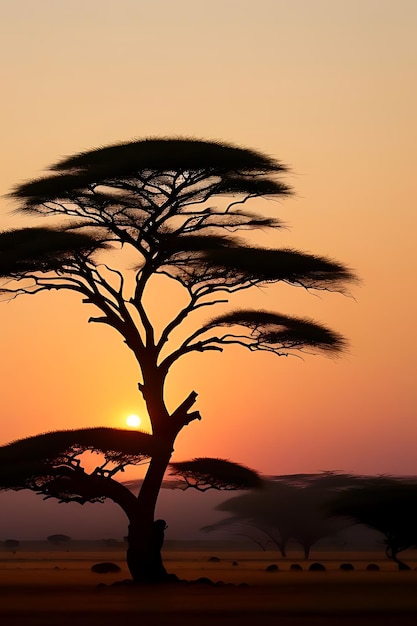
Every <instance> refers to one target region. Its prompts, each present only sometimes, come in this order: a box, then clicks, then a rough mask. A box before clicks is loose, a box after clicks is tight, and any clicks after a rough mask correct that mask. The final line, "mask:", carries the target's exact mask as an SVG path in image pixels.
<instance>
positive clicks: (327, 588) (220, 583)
mask: <svg viewBox="0 0 417 626" xmlns="http://www.w3.org/2000/svg"><path fill="white" fill-rule="evenodd" d="M213 556H216V557H218V559H219V560H218V561H211V560H210V558H211V557H213ZM315 556H316V557H320V558H317V561H320V562H321V563H323V565H325V567H326V571H325V572H309V571H307V567H308V565H309V563H306V562H305V561H302V560H299V559H293V558H292V557H289V558H287V559H285V560H283V559H279V558H278V555H277V554H275V553H271V552H269V553H265V552H257V551H240V550H233V551H226V550H224V549H222V547H220V546H216V544H214V543H213V545H212V546H211V547H210V549H205V550H192V549H184V550H172V549H169V550H167V551H166V552H165V563H166V567H167V569H168V571H170V572H174V573H176V574H177V575H178V576H179V577H180V578H182V579H186V580H194V581H195V580H197V579H199V578H203V577H205V578H209V579H210V580H211V581H213V582H214V583H217V584H215V585H209V584H204V583H194V584H185V583H184V584H168V585H164V586H163V587H156V588H154V587H135V586H132V585H128V584H126V585H113V583H115V582H117V581H121V580H123V579H127V578H128V577H129V576H128V572H127V569H126V567H125V564H124V553H123V550H122V549H119V548H113V549H108V548H106V549H103V550H97V549H96V550H86V549H77V548H76V547H71V548H70V550H69V551H63V550H61V549H53V550H48V551H44V550H25V548H24V546H22V548H21V549H19V550H18V551H17V552H16V554H12V553H10V552H6V551H2V552H0V624H1V625H2V626H9V625H10V626H24V625H31V626H68V625H69V624H71V625H74V624H76V625H77V626H87V624H88V625H89V626H95V625H96V624H97V625H100V626H108V625H110V624H111V625H112V626H122V624H138V625H140V626H142V625H144V626H156V625H159V624H162V625H165V624H166V625H172V626H177V625H178V626H180V625H181V626H206V625H208V624H216V626H223V625H225V624H228V625H229V626H231V625H234V624H238V625H239V626H249V625H251V626H252V625H255V626H264V625H272V624H274V625H277V624H278V625H280V626H307V625H308V626H313V625H314V626H315V625H322V624H323V626H327V625H329V626H330V625H333V624H334V625H336V626H337V625H339V624H340V625H341V626H345V625H346V626H347V625H353V624H355V626H362V625H364V626H365V625H366V626H374V625H375V626H376V625H377V624H378V626H386V625H387V626H388V625H389V626H394V625H395V626H406V625H407V626H408V625H410V626H411V624H413V626H414V625H415V624H416V623H417V571H414V570H413V571H410V572H398V571H396V569H395V567H394V566H393V565H392V564H390V563H389V562H387V561H386V560H384V559H383V557H382V554H381V553H378V554H376V553H363V552H361V553H346V552H343V553H340V554H338V553H336V552H325V553H324V552H323V553H321V554H320V555H317V554H316V555H315ZM407 556H409V557H411V559H412V557H413V556H415V555H414V554H412V553H410V555H407ZM101 561H112V562H114V563H117V564H118V565H120V567H121V568H122V571H121V572H119V573H118V574H95V573H93V572H91V569H90V568H91V566H92V565H93V564H94V563H97V562H101ZM234 561H235V562H237V565H236V564H235V565H234V564H233V562H234ZM295 562H297V563H299V564H300V565H302V567H303V571H289V568H290V565H291V563H295ZM346 562H350V563H352V565H353V566H354V568H355V569H354V570H353V571H347V572H346V571H340V570H339V566H340V564H341V563H346ZM407 562H408V563H410V564H411V566H412V567H415V566H416V565H417V562H413V561H412V560H410V558H407ZM273 563H276V564H277V565H278V567H279V570H278V571H275V572H267V571H266V567H267V566H268V565H270V564H273ZM368 563H377V564H378V565H379V566H380V568H381V570H380V571H376V572H369V571H366V566H367V564H368Z"/></svg>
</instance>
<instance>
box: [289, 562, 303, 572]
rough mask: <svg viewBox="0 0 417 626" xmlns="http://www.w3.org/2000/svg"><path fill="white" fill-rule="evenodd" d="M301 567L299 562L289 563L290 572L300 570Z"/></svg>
mask: <svg viewBox="0 0 417 626" xmlns="http://www.w3.org/2000/svg"><path fill="white" fill-rule="evenodd" d="M302 571H303V568H302V567H301V565H300V564H299V563H291V565H290V572H302Z"/></svg>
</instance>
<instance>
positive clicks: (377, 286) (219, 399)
mask: <svg viewBox="0 0 417 626" xmlns="http://www.w3.org/2000/svg"><path fill="white" fill-rule="evenodd" d="M1 13H2V16H1V20H0V47H1V54H0V59H1V61H0V63H1V82H2V98H1V100H0V110H1V114H0V115H1V117H0V119H1V124H2V132H1V148H0V150H1V156H2V168H1V172H2V176H1V180H0V193H2V194H5V193H7V191H9V190H10V188H11V187H12V186H13V185H15V184H18V183H20V182H22V181H24V180H27V179H30V178H32V177H36V176H39V175H41V174H42V170H43V169H44V168H45V167H46V166H47V165H49V164H50V163H52V162H54V161H56V160H58V159H59V158H61V157H62V156H64V155H69V154H71V153H74V152H78V151H81V150H86V149H89V148H93V147H97V146H100V145H106V144H110V143H112V142H115V141H128V140H130V139H133V138H140V137H145V136H152V135H164V136H180V135H187V136H195V137H197V138H206V139H220V140H224V141H230V142H233V143H235V144H238V145H244V146H247V147H251V148H254V149H258V150H260V151H263V152H266V153H268V154H270V155H272V156H274V157H276V158H278V159H280V160H282V161H284V162H285V163H287V164H289V165H290V166H291V168H292V174H291V175H290V176H289V177H288V181H289V182H290V183H291V184H292V185H293V186H294V188H295V191H296V194H295V196H294V197H293V198H292V199H288V200H285V201H284V202H279V203H273V204H271V203H270V204H267V205H263V206H266V208H267V209H268V210H273V211H276V214H277V215H278V216H279V217H281V218H282V219H284V221H286V222H287V223H288V224H289V225H290V226H291V228H290V230H288V231H281V232H280V233H278V234H276V235H275V239H274V241H273V244H274V245H277V246H293V247H297V248H299V249H302V250H305V251H308V252H315V253H317V254H323V255H329V256H332V257H334V258H337V259H340V260H342V261H344V262H345V263H346V264H347V265H349V266H350V267H352V268H353V269H355V270H356V271H357V273H358V274H359V276H360V278H361V281H362V282H361V285H360V287H354V288H353V289H352V297H350V298H349V297H344V296H342V295H340V294H325V295H320V297H317V296H315V295H314V294H307V293H305V292H303V291H301V290H297V289H295V288H288V287H282V286H281V287H279V286H275V287H271V288H269V289H265V290H256V292H255V294H253V295H252V296H251V299H250V303H251V304H252V305H253V306H254V307H260V308H266V307H271V308H272V309H273V310H276V311H278V312H283V313H288V314H294V315H307V316H310V317H312V318H314V319H316V320H318V321H321V322H323V323H325V324H328V325H329V326H331V327H333V328H334V329H335V330H338V331H340V332H342V333H343V334H344V335H345V336H346V337H347V338H348V339H349V342H350V348H349V351H348V352H347V354H346V355H345V356H343V357H342V358H340V359H338V360H336V361H334V360H329V359H326V358H322V357H320V356H307V357H305V358H304V359H303V360H301V359H298V358H294V357H293V358H280V359H279V358H277V357H275V356H273V355H268V354H265V353H264V354H262V353H259V354H253V353H247V352H245V351H243V349H238V348H236V349H230V350H229V351H228V352H224V353H223V354H219V353H217V352H216V353H207V354H204V355H199V356H195V357H190V358H189V359H188V360H187V361H186V360H184V361H183V363H181V364H180V365H179V366H178V367H177V368H176V370H175V371H173V372H172V375H171V377H170V379H169V385H168V389H167V398H168V403H169V404H170V406H171V405H172V406H173V405H174V403H175V402H176V401H180V400H182V399H183V397H185V396H186V395H187V394H188V392H189V391H190V390H192V389H195V390H196V391H197V392H198V393H199V398H198V407H196V408H198V409H199V410H200V412H201V414H202V416H203V420H202V421H201V422H193V423H192V424H191V425H190V426H189V427H187V428H186V429H185V430H184V431H183V432H182V433H181V435H180V436H179V439H178V442H177V445H176V452H175V459H176V460H182V459H184V458H190V457H193V456H204V455H208V456H219V457H223V458H230V459H233V460H236V461H239V462H242V463H245V464H247V465H249V466H251V467H254V468H256V469H258V470H260V471H261V472H264V473H269V474H270V473H275V474H285V473H293V472H315V471H320V470H333V469H338V470H346V471H353V472H360V473H394V474H417V455H416V445H417V419H416V418H417V415H416V406H417V392H416V387H417V385H416V380H415V379H416V365H417V363H416V349H417V339H416V326H415V324H416V322H415V320H416V319H417V310H416V296H415V289H416V278H415V277H416V271H415V270H416V251H415V250H416V243H415V242H416V195H417V194H416V177H415V171H414V170H415V165H416V162H417V160H416V156H417V154H416V151H417V150H416V146H417V141H416V139H417V133H416V130H417V124H416V110H417V97H416V96H417V79H416V77H417V38H416V36H415V33H416V28H417V3H416V2H415V1H414V0H395V1H394V0H389V1H388V0H291V1H288V0H285V1H281V0H257V2H253V1H252V2H248V1H245V0H176V1H175V2H172V1H171V0H165V1H163V0H153V2H152V3H151V2H142V1H141V0H117V2H116V1H115V0H88V1H86V0H70V1H69V2H56V0H37V1H36V2H34V1H33V0H2V2H1ZM0 202H1V217H0V228H2V229H6V228H8V227H10V226H11V225H12V224H16V223H19V224H22V222H17V221H16V219H15V218H13V217H12V216H11V215H10V211H11V210H12V209H13V205H12V203H11V202H10V201H9V200H8V199H6V198H2V199H1V200H0ZM263 242H265V243H266V240H265V239H263V238H259V243H263ZM269 243H270V242H269ZM244 297H245V298H247V297H248V295H247V294H245V296H244ZM91 312H92V311H91V309H88V308H87V307H85V306H84V307H83V306H82V305H80V304H78V302H77V300H76V299H75V298H74V297H71V296H69V295H65V294H63V293H61V294H52V295H44V294H43V295H41V296H39V297H33V298H20V299H18V300H17V301H14V302H11V303H8V304H6V303H3V304H1V306H0V320H1V324H0V345H1V357H2V358H1V361H0V380H1V384H2V401H1V407H2V417H1V423H0V443H6V442H8V441H10V440H13V439H16V438H20V437H24V436H28V435H32V434H36V433H38V432H41V431H47V430H52V429H61V428H70V427H74V428H79V427H83V426H89V425H90V426H98V425H108V426H117V427H120V426H124V420H125V417H126V415H127V414H129V413H131V412H138V413H140V414H142V416H143V417H144V418H145V410H144V405H143V401H142V398H141V397H140V396H139V395H138V393H137V389H136V383H137V380H138V373H137V371H136V369H135V363H134V361H133V358H132V357H131V355H130V354H129V352H128V351H127V349H125V347H124V346H123V344H122V342H121V340H120V339H119V337H118V336H117V334H116V333H115V332H112V331H111V330H110V329H108V328H105V327H101V326H100V325H96V326H94V325H93V326H91V325H90V326H88V324H87V323H86V320H87V319H88V317H89V315H90V314H91ZM144 421H145V426H146V419H144Z"/></svg>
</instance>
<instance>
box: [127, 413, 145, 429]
mask: <svg viewBox="0 0 417 626" xmlns="http://www.w3.org/2000/svg"><path fill="white" fill-rule="evenodd" d="M141 421H142V420H141V419H140V417H139V415H135V414H134V413H131V414H130V415H128V416H127V417H126V424H127V426H129V428H139V426H140V423H141Z"/></svg>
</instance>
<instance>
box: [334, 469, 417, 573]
mask: <svg viewBox="0 0 417 626" xmlns="http://www.w3.org/2000/svg"><path fill="white" fill-rule="evenodd" d="M326 508H327V511H328V513H329V514H330V515H334V516H343V517H347V518H350V519H351V520H353V521H354V522H355V523H357V524H364V525H366V526H369V527H370V528H373V529H374V530H377V531H379V532H380V533H382V535H384V537H385V545H386V555H387V557H388V558H390V559H392V560H393V561H394V562H395V563H397V565H398V569H400V570H408V569H410V567H409V566H408V565H406V564H405V563H403V561H400V559H399V558H398V554H399V553H400V552H402V551H404V550H407V549H408V548H416V547H417V483H416V481H415V479H408V478H401V477H400V478H394V477H385V476H379V477H371V478H364V479H363V480H361V481H359V483H358V484H357V485H355V486H353V487H351V488H348V489H342V490H341V491H340V493H339V494H337V496H335V497H334V498H333V499H332V500H330V501H329V502H328V503H327V505H326Z"/></svg>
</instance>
